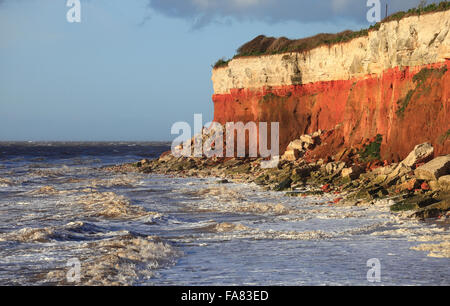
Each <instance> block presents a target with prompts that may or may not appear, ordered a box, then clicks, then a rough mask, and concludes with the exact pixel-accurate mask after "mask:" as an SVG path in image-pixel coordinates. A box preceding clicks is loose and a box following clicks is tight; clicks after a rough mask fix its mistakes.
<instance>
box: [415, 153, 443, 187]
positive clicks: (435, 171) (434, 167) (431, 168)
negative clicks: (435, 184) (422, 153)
mask: <svg viewBox="0 0 450 306" xmlns="http://www.w3.org/2000/svg"><path fill="white" fill-rule="evenodd" d="M448 174H450V154H449V155H445V156H439V157H436V158H435V159H433V160H432V161H430V162H428V163H426V164H425V165H423V166H420V167H418V168H417V169H416V170H415V171H414V175H415V176H416V177H417V178H418V179H421V180H428V181H432V180H438V179H439V178H440V177H441V176H444V175H448Z"/></svg>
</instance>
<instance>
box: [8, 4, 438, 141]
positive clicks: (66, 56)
mask: <svg viewBox="0 0 450 306" xmlns="http://www.w3.org/2000/svg"><path fill="white" fill-rule="evenodd" d="M385 1H386V0H384V1H382V3H383V4H382V6H383V16H384V14H385V12H384V6H385ZM366 2H367V1H366V0H320V1H311V0H81V22H80V23H69V22H68V21H67V19H66V14H67V11H68V10H69V7H67V6H66V0H0V141H166V140H172V139H173V138H175V137H176V136H177V135H171V126H172V124H174V123H175V122H177V121H186V122H188V123H190V124H193V121H194V114H202V115H203V122H204V123H206V122H209V121H211V120H212V119H213V111H214V108H213V102H212V100H211V96H212V94H213V88H212V82H211V71H212V69H211V65H213V64H214V63H215V62H216V61H217V60H218V59H219V58H222V57H226V58H230V57H232V56H233V55H234V54H235V52H236V49H237V48H238V47H239V46H240V45H242V44H243V43H245V42H247V41H249V40H251V39H253V38H254V37H256V36H258V35H260V34H264V35H267V36H285V37H288V38H301V37H306V36H311V35H314V34H317V33H322V32H328V33H334V32H340V31H343V30H346V29H351V30H359V29H361V28H366V27H368V26H369V25H370V23H369V22H368V21H367V20H366V13H367V10H368V9H369V8H368V7H367V6H366ZM389 2H390V4H389V10H390V12H393V11H397V10H400V9H401V10H404V9H408V8H411V7H413V6H416V5H417V3H418V2H419V1H418V0H389ZM428 2H431V1H428Z"/></svg>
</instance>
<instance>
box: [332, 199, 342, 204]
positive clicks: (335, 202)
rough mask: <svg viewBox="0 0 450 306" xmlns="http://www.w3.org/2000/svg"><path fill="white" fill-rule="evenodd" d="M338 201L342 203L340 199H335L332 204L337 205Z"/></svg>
mask: <svg viewBox="0 0 450 306" xmlns="http://www.w3.org/2000/svg"><path fill="white" fill-rule="evenodd" d="M340 201H342V198H336V199H334V201H333V203H334V204H337V203H339V202H340Z"/></svg>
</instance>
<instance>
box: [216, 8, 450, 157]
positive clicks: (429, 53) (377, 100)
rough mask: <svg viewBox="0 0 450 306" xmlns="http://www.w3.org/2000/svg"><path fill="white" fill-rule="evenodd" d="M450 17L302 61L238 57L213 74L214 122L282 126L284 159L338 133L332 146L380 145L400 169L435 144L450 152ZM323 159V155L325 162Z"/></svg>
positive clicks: (391, 28)
mask: <svg viewBox="0 0 450 306" xmlns="http://www.w3.org/2000/svg"><path fill="white" fill-rule="evenodd" d="M449 31H450V11H449V10H447V11H444V12H437V13H430V14H426V15H422V16H410V17H407V18H404V19H401V20H399V21H391V22H387V23H382V24H381V25H380V27H379V29H378V30H373V31H370V32H369V34H368V36H364V37H359V38H355V39H353V40H351V41H349V42H346V43H340V44H335V45H332V46H321V47H318V48H315V49H313V50H310V51H308V52H303V53H284V54H276V55H264V56H257V57H240V58H236V59H234V60H232V61H230V62H229V63H228V65H227V66H226V67H221V68H217V69H214V70H213V75H212V80H213V84H214V91H215V94H214V96H213V101H214V120H215V121H216V122H220V123H223V124H224V123H226V122H236V121H243V122H248V121H255V122H274V121H277V122H280V151H281V152H283V151H284V149H285V148H286V146H287V144H288V143H289V142H290V141H292V140H294V139H296V138H298V137H299V136H301V135H303V134H308V133H312V132H314V131H317V130H319V129H321V130H334V136H333V137H334V139H333V141H332V143H333V146H332V147H331V148H330V150H329V152H324V154H330V155H333V154H335V153H337V152H338V151H339V150H340V149H341V147H351V146H357V145H359V144H361V143H363V142H364V141H365V140H366V139H371V138H373V137H375V136H376V135H381V136H382V144H381V152H380V153H381V154H380V155H381V158H382V159H386V160H388V161H398V160H401V159H403V158H405V157H406V156H407V155H408V153H409V152H410V151H411V150H412V149H413V148H414V146H415V145H417V144H419V143H423V142H430V143H431V144H432V145H433V147H434V148H435V155H436V156H437V155H442V154H448V153H450V136H449V131H450V120H449V118H450V105H449V86H448V85H449V82H450V75H449V71H448V68H449V65H450V34H449ZM322 157H325V156H322Z"/></svg>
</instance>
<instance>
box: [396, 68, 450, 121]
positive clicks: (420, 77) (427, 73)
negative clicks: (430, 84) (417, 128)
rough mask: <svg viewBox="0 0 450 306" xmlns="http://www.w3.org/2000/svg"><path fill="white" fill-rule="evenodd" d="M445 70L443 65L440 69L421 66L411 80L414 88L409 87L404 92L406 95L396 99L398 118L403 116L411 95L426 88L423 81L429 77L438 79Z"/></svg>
mask: <svg viewBox="0 0 450 306" xmlns="http://www.w3.org/2000/svg"><path fill="white" fill-rule="evenodd" d="M446 72H447V66H444V67H442V68H440V69H436V68H423V69H422V70H420V71H419V72H418V73H417V74H416V75H415V76H414V77H413V81H414V83H415V84H416V86H415V88H414V89H411V90H409V91H408V93H407V94H406V96H405V97H404V98H403V99H400V100H398V101H397V105H398V107H399V108H398V110H397V115H398V116H399V117H400V118H403V116H404V113H405V110H406V108H407V107H408V105H409V102H410V101H411V99H412V98H413V96H414V95H415V94H416V93H417V92H420V91H423V90H424V89H425V90H426V89H428V88H427V87H426V86H425V82H426V80H428V79H429V78H436V79H440V78H441V77H442V76H443V75H444V74H445V73H446Z"/></svg>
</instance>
